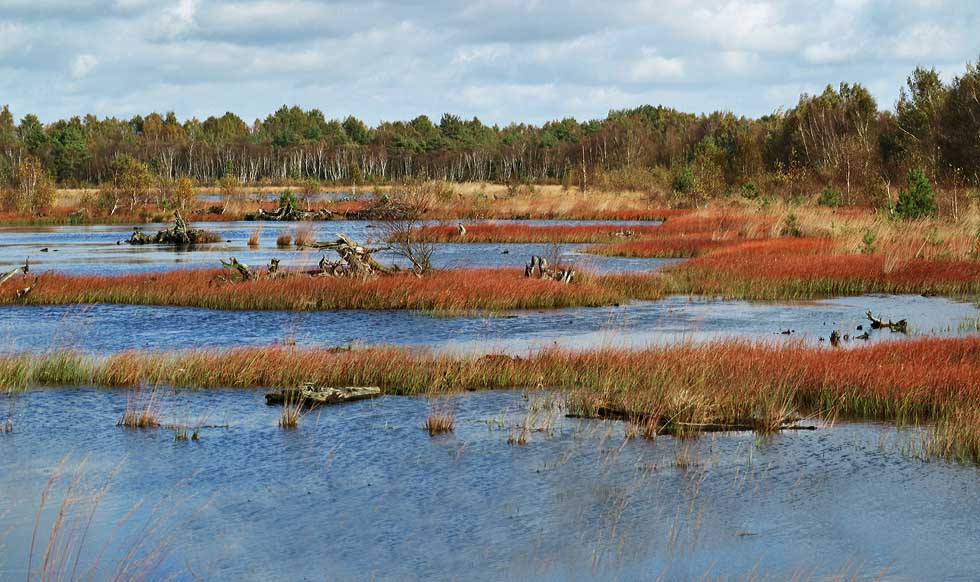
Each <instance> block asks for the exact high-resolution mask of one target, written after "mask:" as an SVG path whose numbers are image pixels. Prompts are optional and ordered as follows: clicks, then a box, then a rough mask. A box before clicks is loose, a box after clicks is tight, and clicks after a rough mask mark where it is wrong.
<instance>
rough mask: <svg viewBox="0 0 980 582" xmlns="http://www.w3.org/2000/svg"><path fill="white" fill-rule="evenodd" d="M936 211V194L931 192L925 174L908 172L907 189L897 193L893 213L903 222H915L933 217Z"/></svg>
mask: <svg viewBox="0 0 980 582" xmlns="http://www.w3.org/2000/svg"><path fill="white" fill-rule="evenodd" d="M937 211H938V208H937V207H936V193H935V192H933V190H932V184H930V183H929V179H928V178H926V175H925V172H923V171H922V170H919V169H913V170H909V183H908V188H906V189H905V190H902V191H901V192H899V193H898V204H896V205H895V213H896V214H898V215H899V216H900V217H902V218H904V219H905V220H915V219H918V218H923V217H925V216H931V215H934V214H936V212H937Z"/></svg>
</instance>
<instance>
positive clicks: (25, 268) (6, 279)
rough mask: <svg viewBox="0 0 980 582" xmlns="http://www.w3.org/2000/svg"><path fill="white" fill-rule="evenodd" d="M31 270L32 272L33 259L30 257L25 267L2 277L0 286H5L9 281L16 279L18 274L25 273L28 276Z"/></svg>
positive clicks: (25, 262)
mask: <svg viewBox="0 0 980 582" xmlns="http://www.w3.org/2000/svg"><path fill="white" fill-rule="evenodd" d="M30 270H31V259H30V257H28V259H27V260H26V261H24V266H22V267H17V268H16V269H14V270H13V271H10V272H9V273H7V274H5V275H4V276H3V277H0V285H3V284H4V283H6V282H7V281H9V280H11V279H13V278H14V277H16V276H17V274H18V273H23V274H25V275H26V274H27V273H29V272H30Z"/></svg>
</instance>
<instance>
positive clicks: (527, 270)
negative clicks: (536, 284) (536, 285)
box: [524, 255, 575, 283]
mask: <svg viewBox="0 0 980 582" xmlns="http://www.w3.org/2000/svg"><path fill="white" fill-rule="evenodd" d="M524 276H525V277H527V278H529V279H530V278H537V279H551V280H552V281H558V282H561V283H570V282H571V281H572V278H573V277H574V276H575V271H574V270H572V269H558V270H552V269H551V268H549V267H548V259H546V258H544V257H539V256H538V255H533V256H532V257H531V260H530V261H528V263H527V264H526V265H524Z"/></svg>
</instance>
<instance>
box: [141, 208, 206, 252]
mask: <svg viewBox="0 0 980 582" xmlns="http://www.w3.org/2000/svg"><path fill="white" fill-rule="evenodd" d="M219 240H221V239H220V237H218V235H216V234H215V233H213V232H208V231H206V230H202V229H200V228H189V227H188V226H187V223H186V222H184V218H183V217H182V216H181V215H180V211H179V210H178V211H174V225H173V226H172V227H170V228H167V229H164V230H161V231H158V232H157V233H156V234H155V235H153V236H150V235H148V234H146V233H145V232H143V229H141V228H139V227H135V228H133V234H132V236H130V237H129V240H127V241H126V242H127V243H129V244H131V245H148V244H163V245H172V246H188V245H195V244H202V243H212V242H218V241H219Z"/></svg>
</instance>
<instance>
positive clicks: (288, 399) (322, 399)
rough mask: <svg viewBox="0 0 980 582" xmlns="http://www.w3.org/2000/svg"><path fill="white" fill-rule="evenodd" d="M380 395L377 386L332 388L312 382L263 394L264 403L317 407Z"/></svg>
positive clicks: (379, 389)
mask: <svg viewBox="0 0 980 582" xmlns="http://www.w3.org/2000/svg"><path fill="white" fill-rule="evenodd" d="M378 396H381V388H378V387H377V386H346V387H341V388H333V387H328V386H316V385H315V384H313V383H312V382H307V383H306V384H304V385H302V386H300V387H299V388H283V389H281V390H276V391H275V392H269V393H268V394H266V395H265V402H266V404H285V403H292V404H301V405H302V406H308V407H311V408H312V407H317V406H323V405H329V404H342V403H344V402H354V401H357V400H366V399H368V398H376V397H378Z"/></svg>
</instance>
